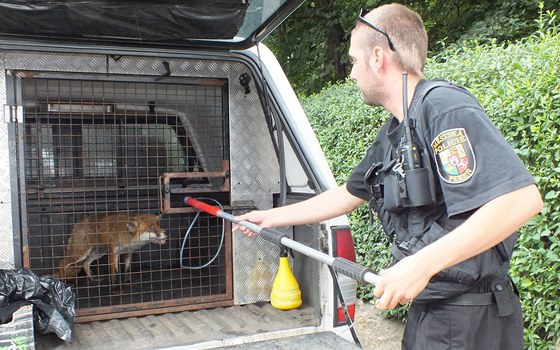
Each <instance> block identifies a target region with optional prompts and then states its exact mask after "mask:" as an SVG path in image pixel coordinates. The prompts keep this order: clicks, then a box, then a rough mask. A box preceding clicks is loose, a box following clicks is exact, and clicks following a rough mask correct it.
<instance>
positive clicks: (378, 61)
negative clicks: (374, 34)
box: [370, 46, 385, 72]
mask: <svg viewBox="0 0 560 350" xmlns="http://www.w3.org/2000/svg"><path fill="white" fill-rule="evenodd" d="M384 52H385V51H384V50H383V49H382V48H381V47H379V46H374V47H373V50H372V54H371V56H370V65H371V69H373V70H374V71H376V72H378V71H379V70H380V69H381V68H383V65H384V64H385V60H384Z"/></svg>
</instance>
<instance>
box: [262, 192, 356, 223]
mask: <svg viewBox="0 0 560 350" xmlns="http://www.w3.org/2000/svg"><path fill="white" fill-rule="evenodd" d="M362 203H364V201H363V200H362V199H360V198H358V197H355V196H353V195H352V194H350V193H349V192H348V191H347V190H346V185H342V186H339V187H336V188H332V189H330V190H328V191H326V192H323V193H321V194H319V195H317V196H315V197H312V198H310V199H308V200H305V201H303V202H299V203H295V204H291V205H287V206H284V207H278V208H274V209H270V210H269V211H268V215H267V217H268V218H269V221H268V223H269V224H271V226H286V225H301V224H311V223H317V222H320V221H322V220H326V219H330V218H334V217H337V216H339V215H343V214H346V213H348V212H351V211H352V210H354V209H356V208H357V207H359V206H360V205H361V204H362Z"/></svg>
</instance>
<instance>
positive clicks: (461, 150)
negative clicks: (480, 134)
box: [432, 128, 476, 184]
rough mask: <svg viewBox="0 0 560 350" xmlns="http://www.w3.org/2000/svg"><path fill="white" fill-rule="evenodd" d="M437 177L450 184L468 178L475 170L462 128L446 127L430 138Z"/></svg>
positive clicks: (468, 143) (471, 150)
mask: <svg viewBox="0 0 560 350" xmlns="http://www.w3.org/2000/svg"><path fill="white" fill-rule="evenodd" d="M432 149H433V151H434V156H435V157H434V158H435V159H436V163H437V168H438V173H439V177H440V178H441V179H442V180H443V181H445V182H447V183H451V184H459V183H463V182H465V181H467V180H468V179H470V178H471V177H472V176H473V174H474V172H475V170H476V159H475V157H474V152H473V149H472V146H471V143H470V141H469V138H468V136H467V133H466V132H465V129H463V128H457V129H448V130H445V131H443V132H441V133H440V134H439V135H437V136H436V137H435V138H434V139H433V140H432Z"/></svg>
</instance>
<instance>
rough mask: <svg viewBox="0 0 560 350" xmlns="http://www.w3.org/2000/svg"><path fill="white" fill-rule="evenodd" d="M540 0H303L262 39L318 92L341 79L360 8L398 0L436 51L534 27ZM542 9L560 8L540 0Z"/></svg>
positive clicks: (304, 87) (303, 85) (303, 87)
mask: <svg viewBox="0 0 560 350" xmlns="http://www.w3.org/2000/svg"><path fill="white" fill-rule="evenodd" d="M540 1H541V0H453V1H449V0H423V1H380V0H358V1H354V0H308V1H306V2H305V3H304V4H303V5H302V6H301V7H300V8H299V9H298V10H297V11H296V12H294V13H293V14H292V16H290V17H289V18H288V19H287V20H286V21H285V22H284V23H282V24H281V25H280V26H279V27H278V28H277V29H276V30H275V31H274V32H273V33H272V35H271V36H270V37H269V38H267V39H266V40H265V43H266V44H267V45H268V46H269V47H270V48H271V49H272V51H273V52H274V53H275V54H276V56H277V57H278V59H279V61H280V64H281V65H282V67H283V68H284V70H285V71H286V74H287V75H288V78H289V79H290V81H291V82H292V84H293V87H294V89H295V90H296V91H298V92H299V93H300V94H305V95H307V94H310V93H313V92H318V91H320V90H321V88H322V87H323V86H325V85H326V84H327V83H329V82H330V83H333V82H338V81H342V80H344V79H345V77H346V76H348V74H349V71H350V68H351V66H350V61H349V59H348V55H347V52H348V45H349V34H350V31H351V30H352V28H353V27H354V24H355V21H356V18H357V15H358V13H359V11H360V8H366V9H373V8H375V7H377V6H379V5H380V4H384V3H390V2H399V3H403V4H406V5H408V6H410V7H412V8H414V9H415V10H416V11H418V12H419V13H420V15H421V16H422V18H423V19H424V22H425V24H426V27H427V30H428V36H429V38H430V43H429V48H430V50H431V51H432V52H434V53H437V52H440V51H441V50H442V49H444V48H446V47H447V46H449V45H452V44H454V43H456V42H457V43H459V44H458V45H459V46H461V42H462V41H463V40H473V39H475V40H477V41H479V42H481V43H484V42H490V41H491V40H497V41H498V42H507V41H510V40H514V39H519V38H521V37H524V36H527V35H529V34H530V33H532V32H533V31H534V30H535V29H536V25H537V24H536V22H535V19H536V17H535V14H536V12H537V11H536V10H537V8H538V5H539V2H540ZM543 4H544V9H545V10H551V9H557V11H558V10H560V5H559V4H558V1H557V0H545V1H544V2H543Z"/></svg>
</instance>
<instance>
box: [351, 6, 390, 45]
mask: <svg viewBox="0 0 560 350" xmlns="http://www.w3.org/2000/svg"><path fill="white" fill-rule="evenodd" d="M367 13H368V11H367V10H365V9H362V10H361V11H360V15H359V16H358V21H360V22H362V23H363V24H365V25H366V26H368V27H370V28H371V29H374V30H376V31H378V32H379V33H381V34H383V35H384V36H385V37H386V38H387V41H388V42H389V48H390V49H391V50H392V51H395V45H394V44H393V41H392V40H391V38H390V37H389V34H387V33H385V32H384V31H383V30H381V29H379V28H377V27H376V26H374V25H373V24H371V22H369V21H368V20H367V19H365V18H364V17H365V16H366V15H367Z"/></svg>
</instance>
